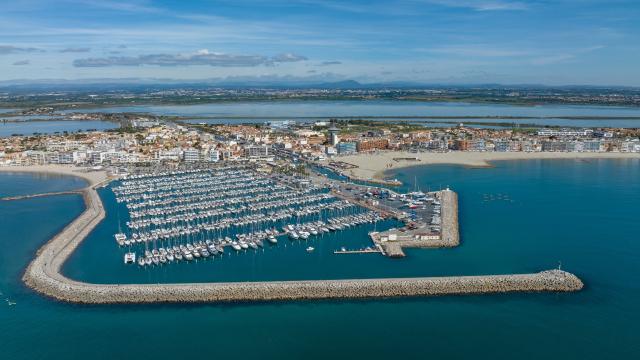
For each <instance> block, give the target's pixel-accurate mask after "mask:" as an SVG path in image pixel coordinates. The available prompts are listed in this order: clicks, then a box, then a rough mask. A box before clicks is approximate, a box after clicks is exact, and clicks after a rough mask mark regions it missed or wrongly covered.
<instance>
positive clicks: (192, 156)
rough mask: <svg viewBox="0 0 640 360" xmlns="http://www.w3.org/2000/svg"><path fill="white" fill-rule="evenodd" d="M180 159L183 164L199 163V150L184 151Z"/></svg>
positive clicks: (189, 149)
mask: <svg viewBox="0 0 640 360" xmlns="http://www.w3.org/2000/svg"><path fill="white" fill-rule="evenodd" d="M182 159H183V160H184V161H185V162H197V161H200V150H198V149H194V148H188V149H185V150H184V151H183V152H182Z"/></svg>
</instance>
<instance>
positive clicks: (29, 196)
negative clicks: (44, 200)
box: [0, 190, 81, 201]
mask: <svg viewBox="0 0 640 360" xmlns="http://www.w3.org/2000/svg"><path fill="white" fill-rule="evenodd" d="M80 193H81V191H80V190H70V191H58V192H49V193H42V194H31V195H18V196H7V197H3V198H0V201H14V200H23V199H33V198H39V197H47V196H58V195H70V194H80Z"/></svg>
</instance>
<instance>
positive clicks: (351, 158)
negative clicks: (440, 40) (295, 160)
mask: <svg viewBox="0 0 640 360" xmlns="http://www.w3.org/2000/svg"><path fill="white" fill-rule="evenodd" d="M394 158H396V159H397V158H416V159H419V160H401V161H395V160H394ZM338 159H339V160H340V161H342V162H346V163H349V164H352V165H355V166H357V167H356V168H353V169H349V170H345V171H344V172H345V175H350V176H351V177H352V178H354V179H358V180H360V181H371V180H383V181H389V180H386V179H385V177H387V176H388V172H390V171H393V170H397V169H402V168H408V167H414V166H422V165H463V166H468V167H479V168H481V167H491V166H492V165H491V163H492V162H494V161H507V160H556V159H558V160H571V159H574V160H580V159H584V160H586V159H640V153H612V152H594V153H586V152H585V153H572V152H530V153H527V152H468V151H451V152H446V153H437V152H423V153H411V152H407V151H381V152H377V153H371V154H367V153H362V154H356V155H347V156H342V157H340V158H338Z"/></svg>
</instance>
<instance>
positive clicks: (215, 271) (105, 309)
mask: <svg viewBox="0 0 640 360" xmlns="http://www.w3.org/2000/svg"><path fill="white" fill-rule="evenodd" d="M494 165H495V167H493V168H466V167H461V166H449V165H434V166H422V167H413V168H405V169H399V170H397V171H396V172H395V173H394V174H392V176H393V177H397V178H398V179H400V180H402V181H403V182H405V186H404V189H403V190H413V189H414V188H416V187H417V188H420V189H422V190H428V189H431V190H437V189H439V188H440V187H444V186H447V185H449V186H451V187H452V188H453V189H454V190H455V191H457V192H458V194H459V205H460V226H461V240H462V244H461V246H460V247H459V248H455V249H439V250H420V249H413V250H408V251H407V255H408V256H407V257H406V258H405V259H387V258H384V257H381V256H379V255H375V254H367V255H354V256H355V257H352V256H348V255H333V254H329V253H324V252H322V251H318V252H317V253H314V254H312V255H310V254H307V253H306V252H304V246H299V248H296V247H295V245H291V246H290V247H289V246H288V247H287V248H286V249H285V248H280V247H281V246H282V245H285V243H287V242H289V240H286V239H282V240H281V241H280V244H278V246H277V247H274V248H270V249H266V250H265V253H264V254H263V253H260V252H259V253H253V254H252V253H247V254H238V255H234V256H229V257H228V258H225V259H222V260H216V261H219V263H216V264H214V263H213V262H209V263H198V264H176V265H168V266H164V267H161V268H158V269H147V270H142V269H138V268H137V266H135V265H133V266H132V265H129V268H126V267H125V265H124V264H122V258H121V257H120V256H116V255H114V254H112V253H107V254H106V255H105V257H106V258H105V259H103V260H101V259H97V258H95V256H96V254H99V253H100V249H104V251H111V250H107V249H114V248H115V249H117V246H116V244H115V242H114V240H113V237H112V236H111V230H112V228H111V227H113V226H114V225H115V226H116V227H117V216H118V212H117V209H115V212H114V209H113V207H112V205H113V204H111V205H110V204H109V198H108V197H109V196H110V195H109V194H110V192H109V190H108V189H103V190H101V195H102V197H103V199H105V203H106V204H105V205H106V206H107V211H108V212H109V213H108V217H107V220H106V221H105V223H103V224H102V225H100V226H99V227H98V228H96V230H95V231H94V234H92V235H91V236H90V237H89V238H88V239H87V240H86V241H85V243H84V244H83V245H82V246H81V247H80V248H79V249H78V251H77V253H76V254H75V255H74V256H73V257H72V258H71V259H70V261H69V263H68V264H67V266H66V267H65V269H64V271H65V273H66V274H67V275H69V276H72V277H74V278H78V279H93V280H96V281H104V282H110V281H118V282H123V283H124V282H132V281H138V280H140V278H143V277H146V279H147V281H148V282H161V281H199V280H200V279H209V280H210V281H230V280H239V281H243V280H269V279H295V278H300V277H307V276H309V277H320V278H322V277H323V276H329V277H337V278H338V277H354V276H366V277H374V276H419V275H475V274H489V273H510V272H535V271H539V270H542V269H548V268H552V267H556V266H557V264H558V261H562V266H563V268H564V269H566V270H568V271H571V272H574V273H575V274H576V275H578V276H580V277H581V278H582V279H583V280H584V281H585V284H586V287H585V289H584V290H583V291H581V292H578V293H571V294H511V295H504V294H503V295H489V296H462V297H450V296H446V297H438V298H416V299H393V300H384V299H377V300H371V301H316V302H298V303H275V304H271V303H270V304H236V305H143V306H136V305H132V306H80V305H69V304H63V303H58V302H54V301H51V300H48V299H45V298H42V297H40V296H39V295H37V294H35V293H33V292H32V291H30V290H28V289H26V288H25V287H24V286H23V285H22V284H21V282H20V276H21V273H22V271H23V270H24V267H25V266H26V265H27V264H28V262H29V261H30V260H31V258H32V257H33V252H34V251H35V250H36V249H37V248H38V247H39V246H40V245H41V244H42V243H43V242H45V241H46V240H47V239H48V238H49V237H51V236H52V235H53V234H54V233H56V232H57V231H58V230H59V229H60V228H62V227H63V226H64V224H66V223H68V222H69V221H71V219H73V218H74V217H75V216H77V215H78V214H79V213H80V211H81V210H82V200H81V199H80V197H79V196H73V195H70V196H56V197H51V198H40V199H30V200H21V201H15V202H3V203H0V232H1V233H2V234H3V236H2V237H0V241H1V242H2V246H3V248H4V249H6V250H7V251H4V252H3V254H2V256H3V258H2V265H1V266H0V279H1V280H0V281H1V282H0V286H1V288H0V291H2V292H3V293H4V295H3V297H8V298H10V299H11V300H12V301H15V302H16V303H17V304H16V305H15V306H6V305H5V304H4V303H0V321H2V323H3V324H4V325H5V328H6V329H7V331H5V332H4V334H3V336H1V337H0V348H2V349H3V353H4V354H6V356H7V358H10V359H20V358H30V359H33V358H43V359H44V358H61V357H66V358H68V357H69V354H70V351H73V352H72V354H71V356H72V357H76V358H80V357H90V358H92V359H101V358H105V359H107V358H110V356H108V355H107V354H106V353H104V352H101V351H99V350H98V349H104V348H105V347H112V348H114V349H117V351H118V352H119V353H122V354H123V355H124V354H126V356H127V357H155V358H157V359H165V358H167V359H168V358H187V357H197V356H206V354H209V353H211V354H215V355H216V356H219V357H222V358H227V357H232V356H233V357H239V358H247V357H259V356H264V354H270V356H272V357H278V358H300V357H302V356H304V357H305V358H310V359H323V358H326V357H328V356H335V354H340V355H343V356H344V357H346V356H349V357H354V356H357V357H362V358H370V359H377V358H389V357H392V356H395V357H399V356H400V357H409V358H420V359H423V358H425V357H435V358H456V359H468V358H470V357H473V356H478V354H482V356H484V357H493V358H498V359H512V358H513V357H518V358H525V359H527V358H530V359H539V358H542V357H545V358H551V359H556V358H557V359H584V358H634V357H637V356H638V354H640V345H639V344H638V343H637V341H636V340H637V334H638V332H639V331H640V314H639V313H638V312H637V311H636V304H637V303H638V301H640V286H638V283H637V281H636V279H637V278H638V263H639V261H640V256H639V255H638V254H640V243H638V242H637V241H636V238H637V234H638V233H640V222H638V221H637V211H638V208H637V206H638V205H637V204H638V203H640V160H637V159H631V160H610V159H607V160H527V161H502V162H495V163H494ZM9 176H13V175H7V174H0V184H1V185H2V188H3V189H6V190H5V193H7V194H9V195H11V194H13V193H24V191H25V188H24V185H18V184H17V183H23V184H24V183H25V182H28V183H29V184H31V186H32V188H33V190H32V191H33V192H40V191H41V189H42V188H43V187H45V186H50V185H46V184H47V183H49V182H50V181H59V180H58V179H44V178H38V177H36V176H35V175H21V176H24V177H26V178H23V179H22V180H19V181H17V179H16V178H15V177H14V178H10V177H9ZM30 176H32V178H31V179H30V180H27V179H28V178H29V177H30ZM414 179H417V182H416V183H414ZM69 181H72V180H69ZM76 185H78V184H69V186H76ZM57 186H59V185H57ZM114 215H115V217H114ZM114 218H115V221H114ZM43 219H46V221H43ZM101 229H102V230H101ZM4 234H8V235H9V236H4ZM101 234H102V235H101ZM343 235H345V238H344V239H334V240H328V241H326V243H324V245H323V244H320V243H321V242H322V241H323V239H318V240H315V241H317V242H318V243H317V246H316V248H319V247H320V246H326V247H327V248H328V249H332V248H333V247H334V246H338V245H339V244H345V245H349V244H356V243H357V242H359V241H362V242H364V243H366V242H367V239H366V231H363V232H362V233H353V234H348V235H349V236H346V235H347V233H344V234H343ZM338 236H341V235H338ZM314 246H315V245H314ZM298 250H299V251H298ZM278 254H281V255H278ZM342 261H345V262H348V263H349V264H350V265H347V264H346V263H345V264H341V262H342ZM183 265H184V266H183ZM104 266H108V268H104ZM129 269H131V271H132V272H128V271H129ZM140 274H142V275H140ZM88 327H89V328H90V329H91V331H87V328H88ZM114 336H115V337H114ZM34 339H38V340H37V346H34ZM335 339H340V340H339V341H336V340H335ZM242 340H244V341H245V342H247V344H245V345H242V346H239V345H240V341H242ZM309 344H318V345H317V346H316V347H314V348H312V349H310V348H309Z"/></svg>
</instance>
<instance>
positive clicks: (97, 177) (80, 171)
mask: <svg viewBox="0 0 640 360" xmlns="http://www.w3.org/2000/svg"><path fill="white" fill-rule="evenodd" d="M0 172H28V173H42V174H58V175H68V176H77V177H80V178H83V179H85V180H86V181H87V182H88V186H94V185H96V184H99V183H101V182H103V181H105V180H107V178H108V176H107V172H106V171H104V170H98V171H94V170H92V169H91V168H80V167H76V166H68V165H32V166H0Z"/></svg>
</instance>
